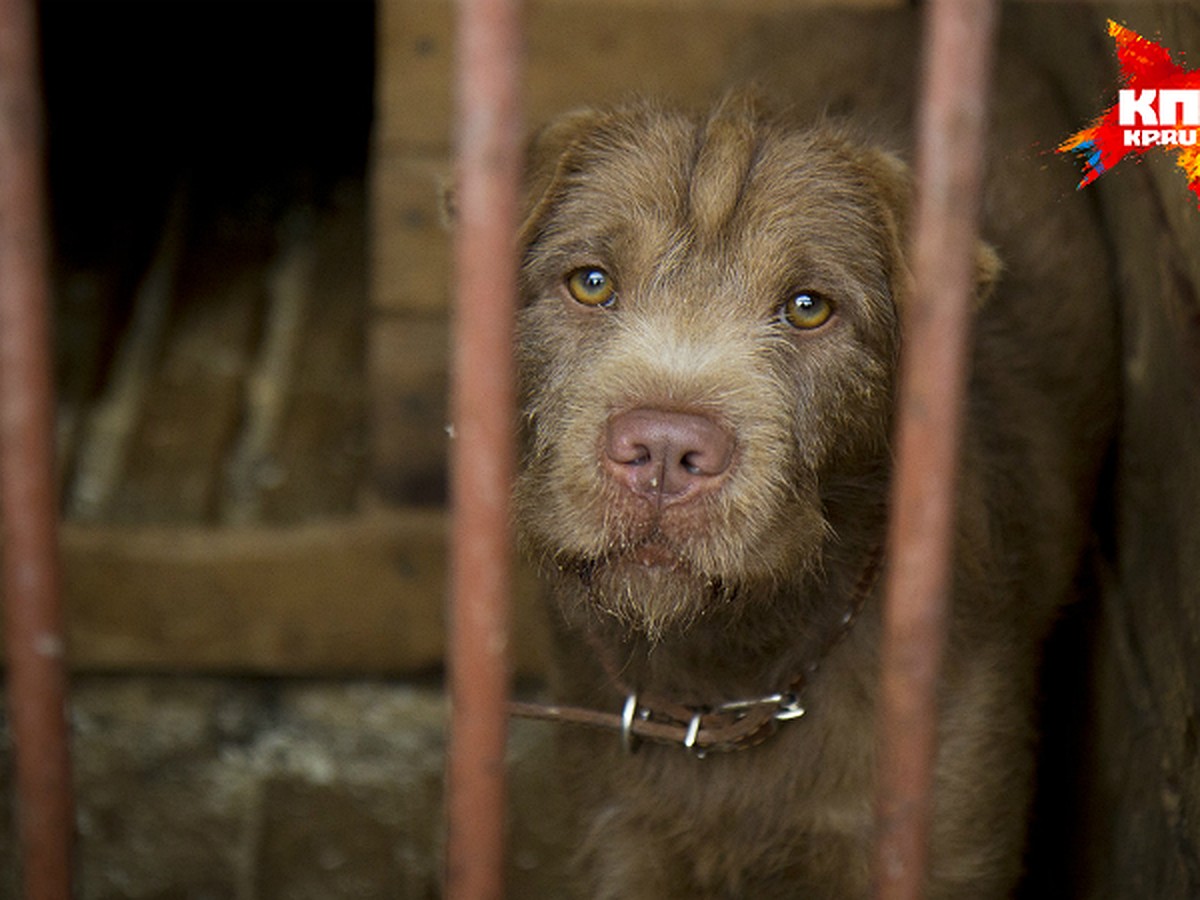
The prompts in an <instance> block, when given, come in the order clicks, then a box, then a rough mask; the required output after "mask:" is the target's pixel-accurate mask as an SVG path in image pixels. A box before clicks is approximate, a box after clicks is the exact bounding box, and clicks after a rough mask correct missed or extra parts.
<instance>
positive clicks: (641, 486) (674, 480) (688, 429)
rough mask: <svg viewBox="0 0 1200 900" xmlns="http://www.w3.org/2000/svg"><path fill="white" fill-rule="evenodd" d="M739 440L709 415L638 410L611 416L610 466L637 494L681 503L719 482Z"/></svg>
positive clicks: (607, 462)
mask: <svg viewBox="0 0 1200 900" xmlns="http://www.w3.org/2000/svg"><path fill="white" fill-rule="evenodd" d="M733 444H734V441H733V435H732V434H730V432H729V431H728V430H726V429H725V428H723V427H721V426H720V425H718V424H717V423H716V422H714V421H713V420H712V419H710V418H709V417H708V416H703V415H697V414H693V413H682V412H667V411H665V410H658V409H633V410H629V411H628V412H623V413H620V414H618V415H616V416H613V417H612V418H611V419H610V420H609V422H608V434H607V440H606V442H605V448H604V454H605V458H604V464H605V467H606V469H607V470H608V473H609V475H610V476H611V477H612V478H614V479H615V480H616V481H617V482H618V483H619V484H621V485H622V486H623V487H625V488H627V489H628V490H630V491H632V492H633V493H635V494H638V495H641V496H644V497H648V498H654V499H657V500H659V501H661V502H666V503H677V502H680V501H683V500H688V499H691V498H692V497H693V496H695V495H697V494H699V493H701V492H703V491H705V490H708V489H710V488H712V487H715V486H716V484H717V483H718V482H719V481H720V476H721V475H722V474H724V473H725V471H727V470H728V468H729V463H730V460H731V458H732V457H733Z"/></svg>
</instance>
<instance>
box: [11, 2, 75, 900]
mask: <svg viewBox="0 0 1200 900" xmlns="http://www.w3.org/2000/svg"><path fill="white" fill-rule="evenodd" d="M37 47H38V44H37V33H36V24H35V18H34V4H33V2H32V0H0V518H2V522H3V557H4V559H3V566H4V613H5V615H4V637H5V652H6V654H7V677H6V689H7V690H6V694H7V702H8V716H9V722H10V726H11V730H12V735H13V745H14V747H13V749H14V755H15V760H16V769H17V778H16V799H17V822H18V830H19V834H20V840H21V846H22V855H21V860H22V876H23V881H24V891H25V893H24V896H25V897H26V898H29V900H67V898H68V897H69V896H70V893H71V855H72V835H73V829H72V821H73V813H72V799H71V772H70V768H71V767H70V757H69V751H68V729H67V719H66V696H67V679H66V672H65V666H64V662H63V621H62V619H63V617H62V605H61V600H60V590H59V571H58V534H57V527H58V521H57V510H58V503H57V497H56V493H57V492H56V487H55V481H54V472H55V467H54V439H53V422H54V399H53V388H52V385H51V366H50V335H49V332H50V328H49V321H48V319H49V316H48V307H49V297H50V290H49V280H48V274H47V267H46V224H45V210H44V206H43V202H44V201H43V193H42V192H43V187H44V173H43V171H42V112H41V94H40V89H39V83H38V60H37Z"/></svg>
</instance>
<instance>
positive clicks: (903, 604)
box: [874, 0, 997, 900]
mask: <svg viewBox="0 0 1200 900" xmlns="http://www.w3.org/2000/svg"><path fill="white" fill-rule="evenodd" d="M926 16H927V18H926V22H925V36H924V45H923V47H922V51H923V52H922V60H923V63H922V64H923V66H924V69H923V76H922V93H921V102H920V114H919V115H920V118H919V121H918V132H917V142H918V143H917V196H916V207H915V211H914V219H913V221H914V232H913V244H912V258H913V297H912V298H911V303H910V305H909V310H908V316H907V318H906V321H905V323H904V328H905V336H904V348H905V351H904V352H903V358H902V361H901V383H900V396H899V404H898V409H897V425H896V470H895V474H894V476H893V484H892V512H891V519H890V521H889V525H888V547H889V558H888V566H887V578H886V594H885V607H884V642H883V647H882V651H881V653H882V660H881V662H882V674H881V678H882V682H881V694H880V721H879V737H878V751H879V763H878V766H879V768H878V771H879V787H878V797H877V810H876V816H877V818H876V827H877V835H876V849H875V859H874V865H875V875H874V878H875V896H876V897H877V898H880V900H902V898H903V900H912V898H917V897H920V896H922V893H923V890H924V885H925V880H926V873H927V868H928V864H929V859H928V856H929V828H930V822H931V818H932V806H933V769H934V760H935V756H936V752H937V721H938V710H937V684H938V678H939V674H940V670H941V662H942V651H943V647H944V643H945V637H946V620H947V612H948V606H949V593H950V589H951V583H950V571H951V568H950V563H951V558H952V554H953V549H954V548H953V537H954V510H955V482H956V474H957V467H958V447H959V443H960V433H961V427H962V418H963V406H964V402H965V395H966V377H967V349H968V336H969V331H970V323H971V297H972V294H973V286H974V272H975V254H976V240H977V236H978V218H979V206H980V195H981V187H982V179H983V156H984V138H985V135H984V132H985V120H986V114H987V88H988V83H989V80H990V69H991V57H992V49H993V37H994V31H995V27H996V17H997V11H996V6H995V3H994V0H936V2H933V3H932V4H931V5H930V7H929V8H928V10H927V13H926Z"/></svg>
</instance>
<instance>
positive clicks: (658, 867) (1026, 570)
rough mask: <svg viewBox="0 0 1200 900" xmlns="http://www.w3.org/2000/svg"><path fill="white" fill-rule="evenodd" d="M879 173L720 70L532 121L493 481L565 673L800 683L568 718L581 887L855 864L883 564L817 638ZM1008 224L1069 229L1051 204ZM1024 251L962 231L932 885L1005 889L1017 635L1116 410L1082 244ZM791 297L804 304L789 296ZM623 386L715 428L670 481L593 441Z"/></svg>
mask: <svg viewBox="0 0 1200 900" xmlns="http://www.w3.org/2000/svg"><path fill="white" fill-rule="evenodd" d="M908 197H909V184H908V177H907V174H906V171H905V169H904V167H903V166H902V165H901V164H900V163H899V162H898V161H897V160H896V159H895V158H894V157H892V156H890V155H888V154H886V153H883V152H881V151H879V150H877V149H874V148H873V147H871V146H869V145H866V144H864V143H862V142H860V141H858V140H857V139H855V138H854V137H852V136H850V135H849V134H847V133H845V132H844V131H842V130H840V129H839V128H835V127H831V126H818V127H815V128H811V129H804V128H796V127H793V126H791V125H790V124H788V123H786V122H785V121H783V120H780V119H777V118H775V117H773V116H771V115H769V114H766V113H764V112H762V111H761V110H760V109H759V107H758V104H757V103H755V102H753V101H751V100H748V99H747V98H745V97H743V96H741V95H734V96H731V97H730V98H727V99H726V100H725V101H723V102H722V103H721V104H719V105H718V106H717V107H716V108H715V109H714V110H712V111H711V112H709V113H707V114H705V115H691V114H687V113H683V112H678V111H674V110H668V109H663V108H659V107H658V106H655V105H654V104H651V103H643V102H638V103H632V104H629V105H626V106H622V107H619V108H616V109H613V110H608V111H586V112H580V113H577V114H573V115H571V116H568V117H566V118H564V119H563V120H561V121H559V122H558V123H556V124H555V125H553V126H552V127H550V128H549V129H547V130H546V131H545V132H544V133H543V134H542V135H541V136H540V138H539V140H538V141H537V142H536V146H535V148H534V150H533V153H532V161H531V165H530V174H529V198H530V199H529V207H528V216H527V220H526V222H525V225H524V229H523V234H522V246H523V253H524V256H523V302H524V308H523V310H522V312H521V315H520V321H519V369H520V376H521V384H522V399H523V427H524V433H525V438H526V441H525V453H524V460H523V464H522V469H521V473H520V476H519V480H518V489H517V506H518V521H519V526H520V531H521V535H522V540H523V543H524V546H525V547H526V548H527V550H528V551H529V552H530V553H531V554H532V555H533V556H534V557H535V558H536V559H537V560H538V561H539V562H540V563H541V567H542V569H543V571H544V573H545V576H546V578H547V580H548V583H549V584H550V587H551V591H552V596H553V600H554V608H555V610H556V617H555V618H556V622H557V623H558V624H557V630H558V635H557V636H558V639H559V646H560V665H559V668H558V673H557V680H556V688H557V690H558V692H559V694H560V696H561V697H562V698H563V699H566V700H569V701H571V702H574V703H579V704H583V705H588V706H594V707H596V708H604V709H610V710H619V709H620V708H621V704H622V701H623V700H624V696H623V693H624V691H625V690H627V689H629V688H630V687H632V688H633V689H636V690H638V691H648V692H652V693H653V694H655V695H656V696H665V697H671V698H673V699H674V700H676V701H677V702H679V703H682V704H689V705H694V706H701V705H715V704H717V703H720V702H725V701H730V700H734V699H739V698H746V697H754V696H758V695H763V694H767V693H770V692H772V691H777V690H779V689H780V688H781V686H783V685H786V684H788V683H789V682H790V681H791V680H792V679H793V678H794V677H795V676H796V675H797V674H798V673H801V672H804V671H807V670H810V669H813V670H814V673H813V675H812V677H811V678H810V680H809V684H808V687H807V688H806V690H805V696H804V697H803V698H802V699H803V703H804V706H805V707H806V709H807V714H806V715H805V716H804V717H803V718H801V719H799V720H798V721H793V722H787V723H785V724H783V725H782V726H781V728H780V730H779V731H778V733H777V734H775V735H774V736H773V737H771V738H770V739H769V740H768V741H766V742H765V743H763V744H762V745H761V746H758V747H755V748H752V749H748V750H744V751H741V752H733V753H712V754H709V755H708V756H707V757H706V758H704V759H697V758H695V756H694V755H693V754H691V753H688V752H687V751H685V750H684V749H682V748H676V747H669V746H659V745H645V746H642V747H641V748H640V750H639V751H638V752H637V753H636V754H633V755H623V754H622V752H621V750H620V748H619V744H618V741H616V740H615V739H613V738H610V737H605V736H603V735H600V736H597V734H595V733H592V732H586V731H579V730H564V732H563V739H564V747H565V751H564V766H565V770H564V772H563V774H562V775H561V778H562V782H563V783H566V784H571V785H575V786H577V787H578V789H579V790H578V794H579V796H578V798H577V801H578V802H577V804H576V809H577V813H578V828H579V831H578V835H579V837H578V843H579V845H580V846H581V847H582V850H581V853H580V870H581V873H582V876H581V877H582V882H581V886H580V893H581V894H582V895H583V896H586V897H592V898H614V900H615V898H621V900H629V898H647V900H650V898H653V900H663V898H670V897H693V898H694V897H747V898H774V897H781V898H782V897H829V898H853V897H864V896H866V895H867V893H868V891H869V871H868V861H869V854H870V846H871V840H872V828H873V823H872V813H873V785H874V773H875V753H874V740H875V711H876V710H875V706H876V697H877V680H878V666H877V655H878V641H879V589H878V586H876V588H875V589H874V590H873V591H872V592H871V594H870V595H869V596H868V597H867V600H866V604H865V607H864V609H863V611H862V613H861V615H860V616H859V617H858V619H857V621H855V622H854V624H853V627H852V628H851V630H850V631H849V633H848V635H847V636H846V637H845V638H844V639H843V640H841V641H840V642H839V643H837V644H836V646H834V647H833V649H832V650H828V652H826V650H827V646H828V644H829V638H830V635H831V634H832V633H834V632H835V630H836V629H837V628H838V627H839V623H840V622H841V620H842V618H843V617H844V616H845V614H846V613H847V612H849V611H850V607H851V606H852V605H853V600H852V597H851V595H852V594H853V592H854V586H855V585H856V584H857V583H858V582H859V581H860V579H861V578H862V577H863V573H864V570H865V569H866V568H867V567H868V566H869V565H870V560H871V559H872V558H873V556H874V554H875V553H876V551H877V549H878V547H879V546H880V544H881V542H882V540H883V534H884V527H885V520H886V501H887V490H888V479H889V471H890V462H891V461H890V456H889V452H890V451H889V443H890V430H891V422H892V415H893V404H894V395H895V388H896V366H897V358H898V354H899V347H900V338H901V328H900V315H901V312H902V310H903V308H904V305H905V303H906V301H907V294H908V291H909V273H908V269H907V266H906V262H905V256H904V246H905V241H906V235H905V217H906V212H905V211H906V208H907V204H908ZM1026 230H1028V231H1037V232H1038V234H1037V238H1038V239H1040V240H1046V239H1050V240H1053V241H1055V242H1057V243H1056V245H1055V253H1056V254H1057V253H1062V252H1071V248H1072V247H1074V246H1075V245H1074V244H1073V240H1074V239H1073V237H1072V234H1071V232H1070V227H1069V224H1067V225H1063V226H1061V227H1060V226H1057V225H1053V224H1046V223H1043V222H1041V221H1039V222H1037V223H1035V224H1034V225H1027V226H1026ZM1029 236H1031V237H1032V236H1033V235H1029ZM1003 249H1004V250H1005V253H1006V255H1007V252H1008V248H1007V247H1006V248H1003ZM1041 249H1043V250H1044V247H1043V248H1041ZM1024 253H1026V251H1023V250H1017V251H1016V256H1015V259H1012V258H1009V259H1008V260H1007V262H1006V264H1007V265H1009V266H1010V267H1012V266H1013V265H1014V262H1016V263H1022V264H1023V263H1024V262H1029V263H1030V266H1029V268H1031V269H1032V270H1034V277H1035V278H1037V279H1039V280H1040V281H1041V283H1033V282H1031V281H1029V280H1027V276H1026V275H1025V274H1023V273H1022V272H1021V271H1019V270H1017V269H1016V268H1013V274H1012V275H1011V276H1010V275H1007V274H1005V275H1003V276H1001V275H1000V272H999V266H998V264H997V262H996V257H995V256H994V255H993V254H992V253H991V251H990V250H987V249H981V251H980V257H979V258H980V264H979V280H980V303H981V309H980V314H979V322H978V326H977V337H976V342H975V348H974V375H973V378H972V382H971V395H970V403H969V405H970V409H969V421H968V425H967V437H966V441H967V446H966V448H965V460H964V466H963V473H962V475H961V489H960V512H959V538H958V547H957V556H956V570H955V589H954V602H953V610H952V619H951V623H950V637H949V646H948V651H947V653H948V655H947V660H946V668H945V673H944V693H943V697H942V700H943V712H942V717H943V718H942V727H941V748H940V751H939V756H938V764H937V775H936V777H937V795H936V804H937V805H936V822H935V833H934V836H933V841H934V844H933V868H932V875H931V879H932V880H931V885H930V896H932V897H971V898H983V897H1000V896H1005V895H1007V893H1008V892H1009V891H1010V890H1011V888H1012V886H1013V884H1014V881H1015V879H1016V877H1017V876H1018V873H1019V868H1020V859H1021V850H1022V845H1023V833H1024V823H1023V819H1024V812H1025V808H1026V804H1027V801H1028V792H1029V791H1028V785H1029V781H1030V769H1031V759H1032V749H1031V747H1032V734H1031V726H1030V706H1031V692H1032V685H1033V681H1034V677H1035V671H1036V659H1037V653H1038V649H1037V648H1038V644H1039V641H1040V640H1041V638H1042V637H1043V636H1044V633H1045V631H1046V629H1047V628H1048V625H1049V623H1050V621H1051V618H1052V616H1053V614H1054V612H1055V610H1056V609H1057V608H1058V607H1059V605H1060V604H1061V603H1062V602H1063V601H1064V599H1065V598H1066V597H1067V596H1068V594H1069V590H1070V586H1071V583H1072V577H1073V575H1074V573H1075V572H1076V569H1077V565H1078V560H1079V558H1080V554H1081V552H1082V549H1083V547H1084V544H1085V541H1086V533H1087V527H1086V526H1087V517H1088V513H1089V503H1090V498H1091V493H1092V488H1091V485H1092V483H1093V481H1094V478H1095V474H1096V471H1097V469H1098V466H1099V464H1100V459H1101V455H1102V452H1103V449H1104V446H1105V442H1106V436H1107V433H1108V429H1109V427H1110V425H1111V420H1112V416H1113V411H1112V408H1113V397H1112V391H1111V389H1110V379H1109V377H1108V373H1109V372H1110V371H1111V366H1112V362H1111V360H1112V352H1113V336H1112V320H1111V315H1110V312H1109V310H1108V309H1107V307H1106V305H1105V304H1106V301H1105V299H1104V296H1105V293H1104V292H1105V286H1104V284H1103V282H1102V280H1101V279H1102V275H1101V272H1100V268H1099V267H1093V268H1092V269H1091V270H1085V271H1080V272H1071V273H1064V272H1060V271H1054V270H1051V269H1048V268H1047V267H1046V266H1040V265H1039V264H1037V262H1036V259H1037V253H1038V248H1036V247H1035V248H1033V249H1032V251H1031V252H1029V253H1028V254H1027V255H1022V254H1024ZM1060 258H1061V257H1060ZM580 278H582V279H584V281H583V282H581V281H580V280H579V279H580ZM585 282H586V283H585ZM581 284H583V288H582V289H581V287H580V285H581ZM587 291H590V293H589V292H587ZM989 294H990V297H988V296H987V295H989ZM581 296H582V299H581ZM802 297H807V298H809V299H808V300H807V301H801V302H804V303H805V304H808V308H809V309H810V311H811V303H812V302H815V303H817V304H820V308H818V309H817V314H816V315H810V316H809V317H808V318H805V317H804V315H801V316H799V317H797V316H795V315H793V314H792V310H793V307H794V304H796V303H797V302H798V301H797V298H802ZM985 297H986V299H985ZM814 298H815V300H814ZM801 312H802V313H803V312H804V311H803V310H801ZM814 323H815V324H814ZM631 413H633V414H634V416H633V420H634V421H635V425H634V426H628V427H632V428H634V430H635V431H636V429H637V427H640V426H639V425H637V424H636V423H638V422H641V421H642V418H644V417H645V416H650V417H652V418H653V417H661V418H662V419H663V420H664V421H667V420H670V421H675V420H676V419H679V420H681V421H686V422H688V423H693V422H700V423H701V425H700V426H698V427H701V428H702V429H703V430H704V431H705V435H708V436H707V437H701V438H700V440H701V442H704V441H710V442H711V441H715V442H716V443H717V444H718V445H719V447H720V448H721V451H722V452H723V453H724V457H723V458H722V459H721V460H720V462H719V463H718V464H716V465H714V466H711V467H710V468H709V469H706V468H705V466H704V465H699V464H696V465H692V464H691V463H690V462H689V460H687V459H684V460H682V461H680V460H676V462H677V463H678V464H679V465H682V466H683V467H684V470H686V471H687V472H691V475H688V474H683V473H682V472H681V474H680V476H679V478H680V479H682V480H681V481H679V483H678V484H675V485H674V486H664V485H663V484H662V482H661V481H660V478H659V477H658V476H655V477H654V478H652V479H650V480H645V481H638V480H636V479H637V478H641V477H642V476H640V475H637V476H636V477H635V476H627V475H626V474H624V473H625V472H626V469H625V468H623V467H624V466H626V465H628V464H630V463H631V462H632V463H634V464H637V465H641V464H642V463H644V462H646V460H645V459H642V460H640V461H639V460H636V459H635V460H629V459H616V457H618V456H620V453H619V452H618V450H617V449H615V445H617V444H618V443H620V442H621V441H623V440H625V434H624V431H623V429H625V428H626V427H627V425H626V423H627V422H628V421H630V416H629V414H631ZM688 427H691V426H690V425H689V426H688ZM670 464H671V463H670V462H667V463H665V465H670ZM654 465H658V462H657V461H655V462H654ZM697 472H698V473H699V474H698V475H697V474H696V473H697ZM663 477H666V476H663ZM631 479H633V480H631ZM618 682H619V684H618Z"/></svg>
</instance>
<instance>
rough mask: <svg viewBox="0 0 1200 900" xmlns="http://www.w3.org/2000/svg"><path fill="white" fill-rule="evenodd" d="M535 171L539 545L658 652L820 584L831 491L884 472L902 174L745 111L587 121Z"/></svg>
mask: <svg viewBox="0 0 1200 900" xmlns="http://www.w3.org/2000/svg"><path fill="white" fill-rule="evenodd" d="M530 158H531V162H530V170H529V175H528V186H529V199H528V208H527V218H526V221H525V223H524V226H523V229H522V234H521V239H522V251H523V268H522V291H523V304H524V307H523V309H522V312H521V314H520V321H519V348H518V354H519V370H520V378H521V386H522V401H523V413H524V426H525V437H526V446H525V458H524V461H523V465H522V470H521V473H520V477H519V479H518V491H517V498H518V521H519V526H520V530H521V533H522V537H523V541H524V543H525V544H526V546H527V547H529V548H530V549H531V550H532V551H533V552H534V553H535V555H537V556H538V557H540V558H541V559H543V560H545V561H547V562H550V563H552V564H553V565H554V566H556V567H557V568H558V569H559V570H560V571H565V572H568V573H574V574H576V575H578V577H580V578H582V579H584V581H585V582H586V583H587V585H588V587H589V596H590V597H591V598H592V599H593V600H594V602H595V603H596V604H598V605H599V607H600V608H602V609H604V610H606V611H608V612H612V613H614V614H616V615H618V616H620V617H622V618H623V619H625V620H626V621H628V622H629V623H630V624H631V625H632V626H634V627H636V628H638V629H639V630H644V631H647V632H649V633H652V634H653V633H658V632H660V631H661V630H662V629H663V628H665V627H667V626H669V625H673V624H678V623H680V622H685V621H688V620H690V619H691V618H692V617H694V616H696V615H698V614H700V613H702V612H704V611H705V609H707V608H708V606H709V605H710V604H713V603H718V602H723V601H724V602H728V601H729V599H730V598H734V597H737V596H740V595H746V594H750V593H753V591H752V590H751V589H752V588H754V587H756V586H762V585H776V584H781V583H788V582H791V581H794V580H796V579H797V578H799V577H802V576H803V575H804V573H808V572H813V571H816V570H819V569H820V567H821V564H822V555H823V547H824V546H825V545H826V542H827V541H828V540H829V539H830V538H831V537H832V532H833V529H831V525H830V522H828V521H827V517H826V514H825V505H824V503H823V499H822V498H823V493H822V492H823V490H824V489H825V487H826V486H827V485H828V484H829V483H830V482H831V481H833V480H836V479H837V478H839V477H843V476H845V475H846V474H848V473H854V472H862V471H868V470H871V469H873V468H876V469H877V468H878V467H879V466H881V465H884V464H885V461H886V457H887V452H888V437H889V429H890V421H891V410H892V399H893V387H894V384H893V382H894V378H895V369H896V357H897V350H898V343H899V325H898V313H897V308H898V306H900V305H903V303H904V297H905V294H906V292H907V291H908V273H907V269H906V266H905V262H904V256H903V252H902V242H903V232H904V219H905V210H906V208H907V203H908V195H909V185H908V177H907V174H906V170H905V169H904V167H903V165H902V164H901V163H899V162H898V161H897V160H896V159H895V158H894V157H891V156H889V155H887V154H884V153H882V152H880V151H878V150H875V149H872V148H870V147H867V146H865V145H863V144H861V143H859V142H856V141H855V140H853V139H852V138H850V137H848V136H847V135H846V134H844V133H843V132H841V131H839V130H838V129H835V128H832V127H818V128H816V129H815V130H797V129H793V128H789V127H787V126H785V125H784V124H781V122H779V121H777V120H776V119H774V118H773V117H771V116H770V115H767V114H764V113H763V112H761V111H760V110H759V109H758V107H757V104H756V103H755V102H754V101H752V100H749V99H747V98H745V97H742V96H731V97H730V98H727V99H726V100H725V101H724V102H723V103H722V104H720V105H719V106H718V107H717V108H716V109H715V110H714V111H713V112H712V113H710V114H708V115H706V116H691V115H687V114H684V113H680V112H675V111H667V110H664V109H661V108H658V107H656V106H654V105H651V104H646V103H637V104H632V105H629V106H625V107H621V108H618V109H616V110H611V111H606V112H592V111H587V112H580V113H575V114H572V115H570V116H567V117H565V118H564V119H562V120H560V121H559V122H558V123H556V124H554V125H552V126H551V127H549V128H548V129H547V130H546V131H545V132H543V134H542V135H541V136H540V137H539V139H538V140H537V141H536V142H535V144H534V147H533V149H532V151H531V155H530Z"/></svg>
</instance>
